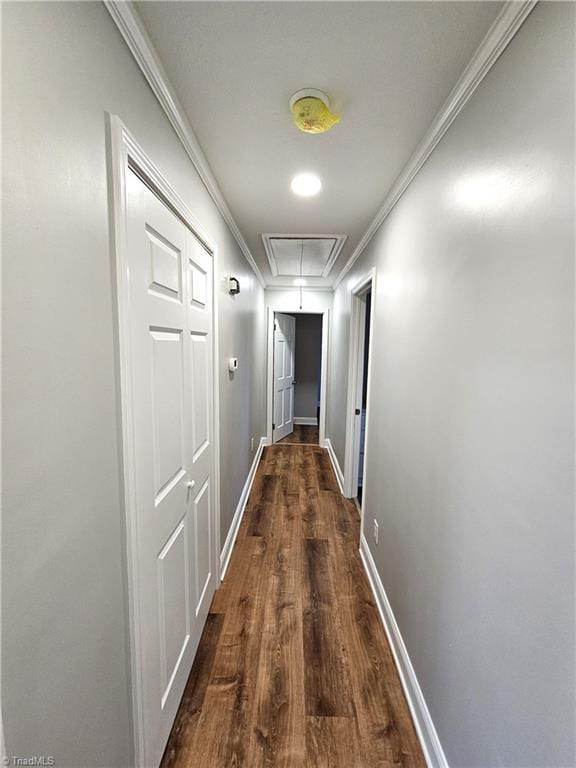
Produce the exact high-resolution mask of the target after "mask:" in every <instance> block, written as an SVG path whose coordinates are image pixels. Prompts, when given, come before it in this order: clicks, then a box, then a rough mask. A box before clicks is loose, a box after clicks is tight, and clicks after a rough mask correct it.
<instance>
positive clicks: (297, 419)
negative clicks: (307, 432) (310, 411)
mask: <svg viewBox="0 0 576 768" xmlns="http://www.w3.org/2000/svg"><path fill="white" fill-rule="evenodd" d="M294 424H305V425H306V426H308V427H317V426H318V419H317V418H316V416H294Z"/></svg>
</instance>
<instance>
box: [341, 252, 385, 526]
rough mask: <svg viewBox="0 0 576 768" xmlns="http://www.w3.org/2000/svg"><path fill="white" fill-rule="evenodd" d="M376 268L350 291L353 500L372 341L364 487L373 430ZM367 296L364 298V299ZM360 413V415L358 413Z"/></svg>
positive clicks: (347, 475) (347, 477) (349, 474)
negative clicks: (368, 309)
mask: <svg viewBox="0 0 576 768" xmlns="http://www.w3.org/2000/svg"><path fill="white" fill-rule="evenodd" d="M368 291H371V294H372V309H371V312H370V328H369V333H368V339H366V335H365V328H366V300H365V296H366V294H367V293H368ZM376 296H377V290H376V268H375V267H372V268H371V269H370V270H368V272H366V274H364V275H363V276H362V277H360V278H359V279H358V280H357V281H356V283H355V284H354V285H353V286H352V288H351V290H350V336H349V339H350V344H349V350H348V354H349V356H348V375H347V378H348V399H347V404H346V448H345V453H344V483H343V487H344V495H345V496H346V497H347V498H349V499H353V498H356V496H357V495H358V466H359V458H360V418H359V416H358V413H359V412H360V411H361V409H362V389H363V383H364V347H365V344H366V341H368V370H367V372H366V376H367V381H366V416H365V432H364V487H365V488H366V485H367V476H368V450H369V449H368V445H369V443H368V433H369V429H370V403H371V399H370V395H371V386H370V381H371V376H370V373H371V369H372V347H373V344H374V314H375V308H376ZM362 297H364V298H362ZM357 411H358V413H357ZM363 509H364V506H363V505H361V510H362V511H361V515H360V517H361V523H363V522H364V512H363Z"/></svg>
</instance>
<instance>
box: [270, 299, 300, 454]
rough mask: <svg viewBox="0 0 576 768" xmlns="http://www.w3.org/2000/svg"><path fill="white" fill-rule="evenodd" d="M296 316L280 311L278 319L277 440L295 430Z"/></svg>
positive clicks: (274, 440)
mask: <svg viewBox="0 0 576 768" xmlns="http://www.w3.org/2000/svg"><path fill="white" fill-rule="evenodd" d="M295 331H296V318H294V317H293V316H292V315H283V314H281V313H279V312H277V313H276V315H275V318H274V409H273V410H274V415H273V419H274V421H273V430H272V437H273V442H275V443H276V442H277V441H278V440H281V439H282V438H283V437H286V435H289V434H291V433H292V432H293V431H294V345H295V338H296V333H295Z"/></svg>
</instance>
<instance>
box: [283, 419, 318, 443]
mask: <svg viewBox="0 0 576 768" xmlns="http://www.w3.org/2000/svg"><path fill="white" fill-rule="evenodd" d="M318 442H319V440H318V427H313V426H312V425H308V424H294V432H292V434H290V435H286V437H283V438H282V440H278V442H277V443H276V445H293V444H295V443H296V444H298V445H318Z"/></svg>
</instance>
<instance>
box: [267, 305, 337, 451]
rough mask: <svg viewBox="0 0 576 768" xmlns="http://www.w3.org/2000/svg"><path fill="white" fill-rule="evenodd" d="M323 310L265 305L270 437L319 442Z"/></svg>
mask: <svg viewBox="0 0 576 768" xmlns="http://www.w3.org/2000/svg"><path fill="white" fill-rule="evenodd" d="M327 321H328V311H325V312H322V313H314V312H275V311H272V310H269V337H268V352H269V360H268V391H269V397H268V413H269V427H268V437H269V442H270V443H282V444H299V445H322V444H323V442H324V405H325V403H324V401H325V391H326V386H325V371H326V359H327V338H326V336H327V327H328V326H327Z"/></svg>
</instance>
